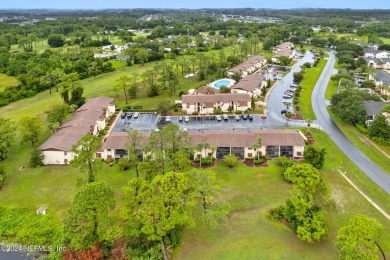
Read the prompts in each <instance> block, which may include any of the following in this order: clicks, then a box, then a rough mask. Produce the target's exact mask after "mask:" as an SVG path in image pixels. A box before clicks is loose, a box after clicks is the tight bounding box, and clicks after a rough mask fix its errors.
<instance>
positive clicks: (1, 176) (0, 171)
mask: <svg viewBox="0 0 390 260" xmlns="http://www.w3.org/2000/svg"><path fill="white" fill-rule="evenodd" d="M5 176H6V174H5V169H4V167H3V166H2V165H0V189H1V188H2V187H3V186H4V182H5Z"/></svg>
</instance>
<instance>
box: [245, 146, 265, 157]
mask: <svg viewBox="0 0 390 260" xmlns="http://www.w3.org/2000/svg"><path fill="white" fill-rule="evenodd" d="M256 153H258V154H259V155H265V146H264V145H262V146H261V147H260V148H259V149H257V150H256V152H255V150H253V149H252V148H250V147H245V158H253V157H254V156H256Z"/></svg>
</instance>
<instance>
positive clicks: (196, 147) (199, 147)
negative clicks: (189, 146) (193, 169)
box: [195, 143, 204, 167]
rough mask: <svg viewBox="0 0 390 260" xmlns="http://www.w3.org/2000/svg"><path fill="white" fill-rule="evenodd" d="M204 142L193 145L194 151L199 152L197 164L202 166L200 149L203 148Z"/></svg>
mask: <svg viewBox="0 0 390 260" xmlns="http://www.w3.org/2000/svg"><path fill="white" fill-rule="evenodd" d="M203 147H204V144H203V143H200V144H197V145H196V146H195V151H197V152H199V154H200V157H199V165H200V167H202V150H203Z"/></svg>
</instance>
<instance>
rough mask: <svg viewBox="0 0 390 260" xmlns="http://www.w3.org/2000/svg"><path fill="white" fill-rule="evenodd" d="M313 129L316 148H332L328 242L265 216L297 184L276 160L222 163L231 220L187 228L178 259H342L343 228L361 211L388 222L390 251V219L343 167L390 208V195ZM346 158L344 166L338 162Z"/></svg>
mask: <svg viewBox="0 0 390 260" xmlns="http://www.w3.org/2000/svg"><path fill="white" fill-rule="evenodd" d="M312 132H313V134H314V138H315V139H316V146H319V147H327V151H328V153H327V155H326V163H325V166H324V168H323V169H322V170H321V173H322V176H323V177H324V179H325V182H326V183H327V185H328V186H329V191H330V194H331V196H332V198H333V199H334V200H335V201H336V205H337V207H336V210H334V211H329V210H327V211H324V213H325V217H326V223H327V225H328V228H329V239H328V240H326V241H322V242H320V243H314V244H312V245H310V244H307V243H305V242H301V241H299V240H298V239H297V237H296V235H295V234H294V232H292V231H291V230H290V228H289V227H287V226H286V225H284V224H282V223H276V222H272V221H269V220H268V219H267V218H266V217H265V215H266V211H267V209H268V208H270V207H273V206H276V205H280V204H283V203H284V202H285V200H286V198H287V197H288V195H289V190H290V188H291V186H290V185H289V184H287V183H286V182H284V181H283V180H282V178H281V174H280V169H278V168H277V167H276V166H275V161H271V162H270V166H271V167H270V168H268V169H264V168H250V167H247V166H245V165H239V167H237V168H234V169H229V168H226V167H225V166H224V165H223V164H220V165H217V166H216V167H214V168H213V170H214V171H215V172H217V176H218V179H219V180H220V181H221V186H222V188H223V191H224V194H226V195H225V198H227V199H228V200H229V201H230V203H231V205H232V210H231V212H230V214H229V216H228V221H227V222H226V223H224V224H222V225H221V226H220V227H219V228H218V229H216V230H211V229H209V228H207V227H204V226H203V225H202V224H200V223H198V225H197V226H196V227H195V228H188V229H186V230H185V233H184V237H183V241H182V244H181V245H180V247H179V248H178V249H177V250H176V251H175V254H174V259H337V258H338V252H337V250H336V248H335V247H334V242H335V238H336V235H337V231H338V229H339V228H340V227H341V226H343V225H346V224H347V223H348V221H349V219H350V218H351V217H352V216H353V215H355V214H364V215H366V216H369V217H373V218H376V219H377V220H378V221H380V222H381V223H382V224H383V226H384V234H383V235H382V239H381V242H380V245H381V247H382V248H383V249H384V251H385V252H386V253H387V254H388V253H389V252H390V226H389V225H388V220H386V219H385V218H384V217H383V216H382V215H381V214H380V213H379V212H378V211H376V210H375V209H374V208H373V207H372V206H371V205H370V204H369V203H368V202H367V201H365V200H364V199H363V198H362V197H361V195H359V194H358V193H357V191H356V190H354V189H353V188H352V187H351V186H350V185H349V184H348V183H347V182H346V181H345V180H344V179H343V177H342V176H340V175H339V173H338V172H337V169H338V168H340V169H342V170H343V171H344V170H346V171H347V172H348V173H347V174H348V176H349V177H350V178H352V179H353V180H354V181H355V184H357V185H358V186H361V184H362V183H360V182H361V181H363V182H364V185H363V186H364V187H361V188H362V189H363V190H364V191H365V192H366V194H370V195H369V196H371V198H373V199H374V201H375V202H377V203H378V204H379V205H381V206H382V207H384V208H386V210H387V212H390V205H389V203H388V195H387V194H385V193H384V192H383V191H381V192H380V191H377V190H376V185H375V184H373V183H372V182H371V181H369V180H367V178H366V177H364V174H363V173H362V172H360V171H359V170H358V169H357V168H356V166H355V165H354V164H353V163H352V162H351V161H349V160H348V159H347V158H346V157H345V155H344V154H343V153H342V152H341V151H340V150H339V149H338V148H337V147H336V145H335V144H334V143H333V142H332V141H331V140H330V139H329V137H328V136H327V135H326V134H325V133H323V132H321V131H319V130H316V129H313V131H312ZM341 160H342V161H343V164H342V165H340V164H339V163H338V162H340V161H341ZM352 174H353V176H351V175H352ZM370 192H373V193H370Z"/></svg>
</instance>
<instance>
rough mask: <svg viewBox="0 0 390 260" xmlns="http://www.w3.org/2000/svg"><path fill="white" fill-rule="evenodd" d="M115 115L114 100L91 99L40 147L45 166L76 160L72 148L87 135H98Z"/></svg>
mask: <svg viewBox="0 0 390 260" xmlns="http://www.w3.org/2000/svg"><path fill="white" fill-rule="evenodd" d="M114 113H115V104H114V99H113V98H108V97H97V98H91V99H89V100H88V101H87V102H86V103H85V104H84V105H82V106H81V107H80V108H79V109H77V110H76V112H75V113H74V115H73V117H72V118H71V119H69V120H68V121H66V122H64V123H63V124H62V125H61V126H60V127H59V128H58V129H57V131H56V132H55V133H54V134H53V135H52V136H51V137H50V138H49V139H47V140H46V141H45V142H44V143H43V144H42V145H41V146H40V147H39V149H40V150H41V151H42V154H43V155H44V160H43V164H44V165H53V164H58V165H62V164H68V163H69V162H70V161H72V160H73V158H74V153H73V152H72V151H71V150H72V146H73V145H75V144H76V143H77V142H78V141H79V140H80V139H81V138H82V137H83V136H84V135H86V134H93V135H97V134H98V132H99V131H100V130H102V129H104V127H105V126H106V123H107V122H106V118H107V117H109V116H111V115H113V114H114Z"/></svg>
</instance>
